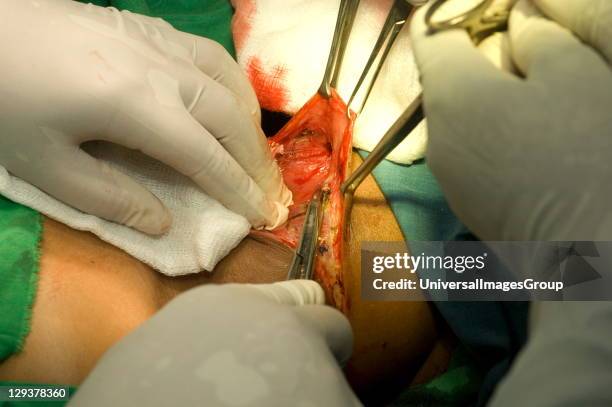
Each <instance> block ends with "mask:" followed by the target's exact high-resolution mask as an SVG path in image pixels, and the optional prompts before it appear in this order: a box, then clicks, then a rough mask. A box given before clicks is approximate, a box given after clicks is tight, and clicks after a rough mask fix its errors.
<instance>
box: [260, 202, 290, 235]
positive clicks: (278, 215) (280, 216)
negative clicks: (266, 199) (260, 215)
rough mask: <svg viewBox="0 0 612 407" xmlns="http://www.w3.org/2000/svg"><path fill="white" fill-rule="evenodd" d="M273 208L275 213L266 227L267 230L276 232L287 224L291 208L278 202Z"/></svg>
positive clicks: (273, 204)
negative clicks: (275, 230)
mask: <svg viewBox="0 0 612 407" xmlns="http://www.w3.org/2000/svg"><path fill="white" fill-rule="evenodd" d="M271 206H272V210H273V213H272V216H271V217H270V218H268V221H267V222H266V226H265V227H264V229H266V230H274V229H276V228H278V227H280V226H282V225H284V224H285V223H287V220H288V219H289V208H287V206H285V205H284V204H282V203H280V202H277V201H274V202H272V203H271Z"/></svg>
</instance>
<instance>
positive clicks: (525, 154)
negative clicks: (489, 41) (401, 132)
mask: <svg viewBox="0 0 612 407" xmlns="http://www.w3.org/2000/svg"><path fill="white" fill-rule="evenodd" d="M424 12H425V10H421V11H420V12H419V14H418V15H417V16H416V17H415V19H414V23H413V24H414V25H413V27H412V37H413V42H414V47H415V52H416V57H417V61H418V65H419V68H420V71H421V75H422V82H423V87H424V103H425V111H426V115H427V119H428V130H429V137H430V140H429V146H428V162H429V165H430V167H431V169H432V171H433V173H434V174H435V176H436V177H437V179H438V180H439V182H440V184H441V187H442V189H443V190H444V192H445V194H446V196H447V198H448V200H449V202H450V205H451V207H452V208H453V210H454V211H455V212H456V213H457V215H458V216H459V217H460V218H461V219H462V220H463V221H464V222H465V224H466V225H467V226H468V227H469V228H471V229H472V230H473V231H474V232H475V233H476V234H477V235H478V236H479V237H480V238H482V239H486V240H597V239H603V240H609V239H610V238H611V237H612V212H611V211H610V207H611V206H612V189H611V188H610V179H611V176H612V165H611V157H612V113H611V112H612V67H611V63H612V2H610V1H606V0H532V1H528V0H521V1H519V2H518V3H517V4H516V6H515V7H514V9H513V11H512V14H511V19H510V27H509V35H508V37H507V40H506V41H498V44H501V45H503V46H502V47H499V48H498V51H500V52H502V51H505V52H508V57H509V58H510V59H511V61H513V63H514V64H515V65H516V67H517V68H518V70H519V71H520V72H521V73H522V75H523V76H524V77H520V76H518V75H515V74H512V73H509V72H504V71H501V70H499V69H497V68H496V67H495V66H494V64H492V63H491V62H489V60H487V58H485V57H484V56H483V55H482V54H481V53H480V52H479V51H478V50H477V49H476V48H475V47H474V45H473V44H472V42H471V41H470V39H469V38H468V35H467V34H466V33H465V32H464V31H462V30H453V31H446V32H440V33H437V34H434V35H427V34H426V28H425V24H424ZM542 13H544V14H542ZM503 59H504V58H499V60H503Z"/></svg>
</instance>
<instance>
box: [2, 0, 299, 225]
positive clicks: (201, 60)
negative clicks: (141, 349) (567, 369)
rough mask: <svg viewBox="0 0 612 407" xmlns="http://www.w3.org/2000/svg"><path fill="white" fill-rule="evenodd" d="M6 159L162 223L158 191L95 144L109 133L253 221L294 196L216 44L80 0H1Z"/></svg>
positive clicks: (59, 186) (105, 206)
mask: <svg viewBox="0 0 612 407" xmlns="http://www.w3.org/2000/svg"><path fill="white" fill-rule="evenodd" d="M0 14H1V15H2V17H3V22H2V24H1V25H0V53H1V54H2V64H0V133H1V136H0V165H2V166H4V167H6V169H7V170H8V171H10V172H11V173H13V174H14V175H16V176H17V177H20V178H22V179H24V180H26V181H28V182H30V183H31V184H33V185H35V186H37V187H38V188H40V189H42V190H44V191H45V192H47V193H48V194H50V195H52V196H54V197H55V198H57V199H59V200H62V201H64V202H66V203H68V204H70V205H72V206H74V207H76V208H78V209H80V210H82V211H84V212H87V213H91V214H94V215H97V216H100V217H102V218H105V219H108V220H112V221H116V222H119V223H123V224H126V225H128V226H132V227H134V228H136V229H138V230H141V231H143V232H147V233H152V234H159V233H163V232H164V231H166V230H167V229H168V228H169V226H170V224H171V219H170V214H169V213H168V211H167V210H166V209H165V208H164V207H163V205H162V204H161V203H160V201H159V200H158V199H157V198H155V197H154V196H153V195H152V194H151V193H150V192H149V191H148V190H146V189H145V188H143V187H142V186H141V185H139V184H138V183H137V182H136V181H135V180H133V179H130V178H128V177H127V176H125V175H123V174H121V173H118V172H117V171H115V170H113V169H111V168H109V167H108V166H107V165H105V164H104V163H102V162H99V161H96V160H94V159H93V158H92V157H90V156H89V155H87V154H85V153H84V152H83V151H82V150H81V149H80V148H79V145H80V144H81V143H82V142H84V141H88V140H94V139H95V140H105V141H110V142H113V143H116V144H121V145H123V146H126V147H129V148H132V149H137V150H141V151H142V152H144V153H145V154H148V155H150V156H152V157H154V158H156V159H158V160H160V161H162V162H164V163H165V164H168V165H170V166H171V167H173V168H174V169H176V170H178V171H179V172H181V173H183V174H185V175H187V176H189V177H191V178H192V179H193V180H194V181H195V182H196V183H197V184H198V185H199V186H200V187H201V188H202V189H203V190H204V191H206V192H207V193H208V194H209V195H211V196H212V197H213V198H215V199H217V200H219V201H220V202H221V203H222V204H224V205H225V206H226V207H228V208H229V209H231V210H233V211H235V212H238V213H240V214H242V215H244V216H245V217H246V218H247V219H248V220H249V221H250V222H251V224H252V225H254V226H255V227H261V226H268V227H271V226H274V225H277V224H278V223H282V222H283V221H284V220H285V219H286V209H285V208H284V205H286V204H288V203H289V201H290V200H291V196H290V192H289V191H288V190H287V188H286V187H285V185H284V184H283V181H282V177H281V174H280V171H279V169H278V167H277V165H276V164H275V163H274V162H273V160H272V158H271V155H270V153H269V151H268V148H267V143H266V140H265V137H264V135H263V133H262V131H261V129H260V127H259V119H260V112H259V106H258V103H257V99H256V97H255V93H254V92H253V90H252V88H251V86H250V84H249V83H248V80H247V78H246V76H245V75H243V73H242V72H241V71H240V69H239V68H238V65H237V64H236V63H235V62H234V61H233V60H232V59H231V57H230V56H229V55H228V54H227V52H226V51H225V50H224V49H223V48H222V47H221V46H220V45H219V44H217V43H215V42H214V41H211V40H207V39H204V38H199V37H196V36H193V35H189V34H185V33H181V32H179V31H176V30H175V29H173V28H172V27H171V26H170V25H169V24H167V23H165V22H163V21H162V20H160V19H153V18H149V17H145V16H141V15H136V14H131V13H128V12H119V11H117V10H115V9H111V8H108V9H107V8H101V7H95V6H91V5H89V6H86V5H83V4H80V3H77V2H74V1H70V0H36V1H22V0H4V1H2V2H0Z"/></svg>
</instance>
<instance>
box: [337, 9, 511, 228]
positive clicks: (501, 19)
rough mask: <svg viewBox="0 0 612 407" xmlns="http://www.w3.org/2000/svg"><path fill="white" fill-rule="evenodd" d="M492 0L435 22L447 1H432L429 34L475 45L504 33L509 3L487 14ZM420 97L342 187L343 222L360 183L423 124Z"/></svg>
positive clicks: (428, 23)
mask: <svg viewBox="0 0 612 407" xmlns="http://www.w3.org/2000/svg"><path fill="white" fill-rule="evenodd" d="M493 2H494V0H480V1H479V2H478V3H477V4H476V5H475V6H474V7H472V8H470V9H468V10H467V11H464V12H461V13H460V14H455V15H453V16H451V17H450V18H439V19H438V18H437V17H438V16H440V15H441V14H442V13H440V11H443V6H444V5H445V3H447V0H435V1H434V2H433V4H432V5H431V6H430V8H429V9H428V11H427V13H426V15H425V22H426V24H427V26H428V27H429V30H430V32H431V33H435V32H438V31H443V30H449V29H456V28H460V29H465V30H466V31H467V32H468V34H469V35H470V37H471V38H472V40H473V41H474V43H475V44H476V45H477V44H478V43H480V42H481V41H482V40H484V39H485V38H486V37H488V36H489V35H491V34H493V33H495V32H498V31H504V30H505V29H506V28H507V26H508V18H509V15H510V8H511V6H512V4H513V3H512V1H510V0H505V2H504V3H503V7H500V8H497V7H496V9H495V10H494V11H495V12H494V13H491V12H490V10H489V9H490V8H491V5H492V4H493ZM423 118H424V112H423V107H422V95H419V96H418V97H417V98H416V99H415V100H414V101H413V102H412V103H411V104H410V105H409V106H408V108H407V109H406V110H405V111H404V112H403V113H402V114H401V115H400V117H399V118H398V119H397V120H396V121H395V123H393V125H392V126H391V127H390V128H389V130H387V132H386V133H385V135H384V136H383V137H382V139H381V140H380V141H379V142H378V144H377V145H376V147H375V148H374V149H373V150H372V152H371V153H370V154H369V155H368V157H367V158H366V159H365V160H364V161H363V163H361V165H360V166H359V167H358V168H357V169H356V170H355V171H354V172H353V173H352V174H351V176H350V177H349V178H348V179H347V180H346V181H345V182H344V183H343V184H342V187H341V189H342V192H343V193H344V198H345V213H346V216H347V217H346V219H350V212H351V208H352V204H353V196H354V194H355V191H356V190H357V188H358V187H359V185H360V184H361V183H362V182H363V180H364V179H365V178H366V177H367V176H368V175H369V174H370V173H371V172H372V171H373V170H374V168H376V166H377V165H378V164H380V162H381V161H382V160H383V159H384V158H385V157H386V156H387V155H388V154H389V153H390V152H391V151H393V150H394V149H395V147H397V146H398V145H399V144H400V143H401V142H402V141H403V140H404V139H405V138H406V137H407V136H408V135H409V134H410V133H411V132H412V130H414V128H415V127H416V126H417V125H418V124H419V123H420V122H421V121H422V120H423Z"/></svg>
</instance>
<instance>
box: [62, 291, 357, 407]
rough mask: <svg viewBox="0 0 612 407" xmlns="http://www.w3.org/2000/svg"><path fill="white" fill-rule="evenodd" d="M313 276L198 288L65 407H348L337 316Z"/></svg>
mask: <svg viewBox="0 0 612 407" xmlns="http://www.w3.org/2000/svg"><path fill="white" fill-rule="evenodd" d="M323 302H324V294H323V290H322V289H321V287H320V286H319V285H318V284H317V283H315V282H313V281H304V280H295V281H288V282H282V283H276V284H266V285H238V284H230V285H223V286H213V285H209V286H204V287H200V288H196V289H193V290H190V291H188V292H186V293H184V294H182V295H180V296H178V297H177V298H176V299H175V300H173V301H171V302H170V303H169V304H168V305H167V306H166V307H165V308H163V309H162V310H161V311H160V312H159V313H158V314H157V315H155V316H154V317H153V318H151V319H150V320H149V321H148V322H146V323H145V324H144V325H143V326H142V327H140V328H139V329H137V330H136V331H135V332H134V333H132V334H131V335H129V336H128V337H126V338H125V339H123V340H122V341H120V342H119V343H118V344H117V345H115V346H114V347H113V348H111V349H110V350H109V351H108V352H107V353H106V355H104V356H103V358H102V359H101V360H100V362H99V363H98V365H97V366H96V368H95V369H94V371H93V372H92V373H91V375H90V376H89V377H88V378H87V379H86V380H85V383H84V384H83V385H82V386H81V387H80V388H79V391H78V392H77V394H76V396H75V397H74V399H73V400H72V402H71V404H70V405H71V406H81V405H83V406H110V405H112V406H141V405H146V406H170V405H177V406H203V405H204V406H265V407H274V406H279V407H280V406H282V407H285V406H356V405H360V403H359V401H358V400H357V398H356V397H355V396H354V394H353V392H352V391H351V389H350V387H349V385H348V384H347V382H346V380H345V378H344V376H343V374H342V371H341V370H340V368H339V366H338V364H337V361H339V362H340V363H342V362H345V361H346V360H347V359H348V357H349V356H350V353H351V348H352V333H351V328H350V325H349V323H348V321H347V320H346V318H344V316H343V315H342V314H340V312H338V311H336V310H335V309H333V308H330V307H327V306H324V305H321V304H323Z"/></svg>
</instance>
